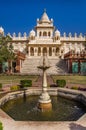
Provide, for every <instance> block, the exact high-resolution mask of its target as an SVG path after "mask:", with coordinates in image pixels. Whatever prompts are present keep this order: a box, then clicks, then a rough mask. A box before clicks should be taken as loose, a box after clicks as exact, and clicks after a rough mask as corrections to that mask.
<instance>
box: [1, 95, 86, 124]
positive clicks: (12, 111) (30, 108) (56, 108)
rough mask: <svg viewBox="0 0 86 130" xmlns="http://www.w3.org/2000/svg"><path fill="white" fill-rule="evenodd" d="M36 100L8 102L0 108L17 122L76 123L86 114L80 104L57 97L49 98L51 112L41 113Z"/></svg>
mask: <svg viewBox="0 0 86 130" xmlns="http://www.w3.org/2000/svg"><path fill="white" fill-rule="evenodd" d="M38 98H39V96H28V97H27V98H26V100H24V99H23V97H22V98H18V99H14V100H10V101H8V102H7V103H5V104H4V105H3V106H2V107H1V108H2V109H3V111H5V112H6V113H7V114H8V115H10V116H11V117H12V118H13V119H14V120H18V121H76V120H77V119H79V118H80V117H81V116H82V115H83V114H84V113H85V112H86V110H85V109H84V107H83V106H82V104H80V103H78V102H75V101H72V100H68V99H65V98H62V97H57V96H51V100H52V111H47V112H42V111H40V110H39V109H37V102H38Z"/></svg>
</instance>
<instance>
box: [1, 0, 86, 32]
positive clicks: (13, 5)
mask: <svg viewBox="0 0 86 130" xmlns="http://www.w3.org/2000/svg"><path fill="white" fill-rule="evenodd" d="M44 8H46V10H47V14H48V16H49V18H53V19H54V25H55V27H56V28H57V29H58V30H60V32H61V34H63V33H64V32H66V33H67V34H68V33H69V32H71V33H72V34H74V33H75V32H76V33H78V34H79V33H81V32H82V33H83V34H85V33H86V0H0V26H2V27H3V28H4V30H5V33H6V34H7V33H8V32H10V33H11V34H12V33H13V32H16V34H17V33H18V32H21V33H22V34H23V33H24V32H26V33H27V34H29V31H30V30H32V29H33V28H34V26H36V19H37V18H41V16H42V14H43V11H44Z"/></svg>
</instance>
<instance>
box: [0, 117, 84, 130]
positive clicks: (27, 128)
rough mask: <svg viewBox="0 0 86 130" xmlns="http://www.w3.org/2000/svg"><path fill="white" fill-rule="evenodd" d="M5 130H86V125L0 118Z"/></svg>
mask: <svg viewBox="0 0 86 130" xmlns="http://www.w3.org/2000/svg"><path fill="white" fill-rule="evenodd" d="M0 120H1V121H2V123H3V126H4V129H3V130H86V123H85V124H83V123H76V122H19V121H11V120H10V119H4V118H1V117H0Z"/></svg>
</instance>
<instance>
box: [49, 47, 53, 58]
mask: <svg viewBox="0 0 86 130" xmlns="http://www.w3.org/2000/svg"><path fill="white" fill-rule="evenodd" d="M49 56H52V48H51V47H49Z"/></svg>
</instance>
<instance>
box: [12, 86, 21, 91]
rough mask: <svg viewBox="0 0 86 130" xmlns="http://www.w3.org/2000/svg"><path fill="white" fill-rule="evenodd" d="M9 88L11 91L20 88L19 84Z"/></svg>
mask: <svg viewBox="0 0 86 130" xmlns="http://www.w3.org/2000/svg"><path fill="white" fill-rule="evenodd" d="M10 90H11V91H17V90H20V87H19V86H11V87H10Z"/></svg>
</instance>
